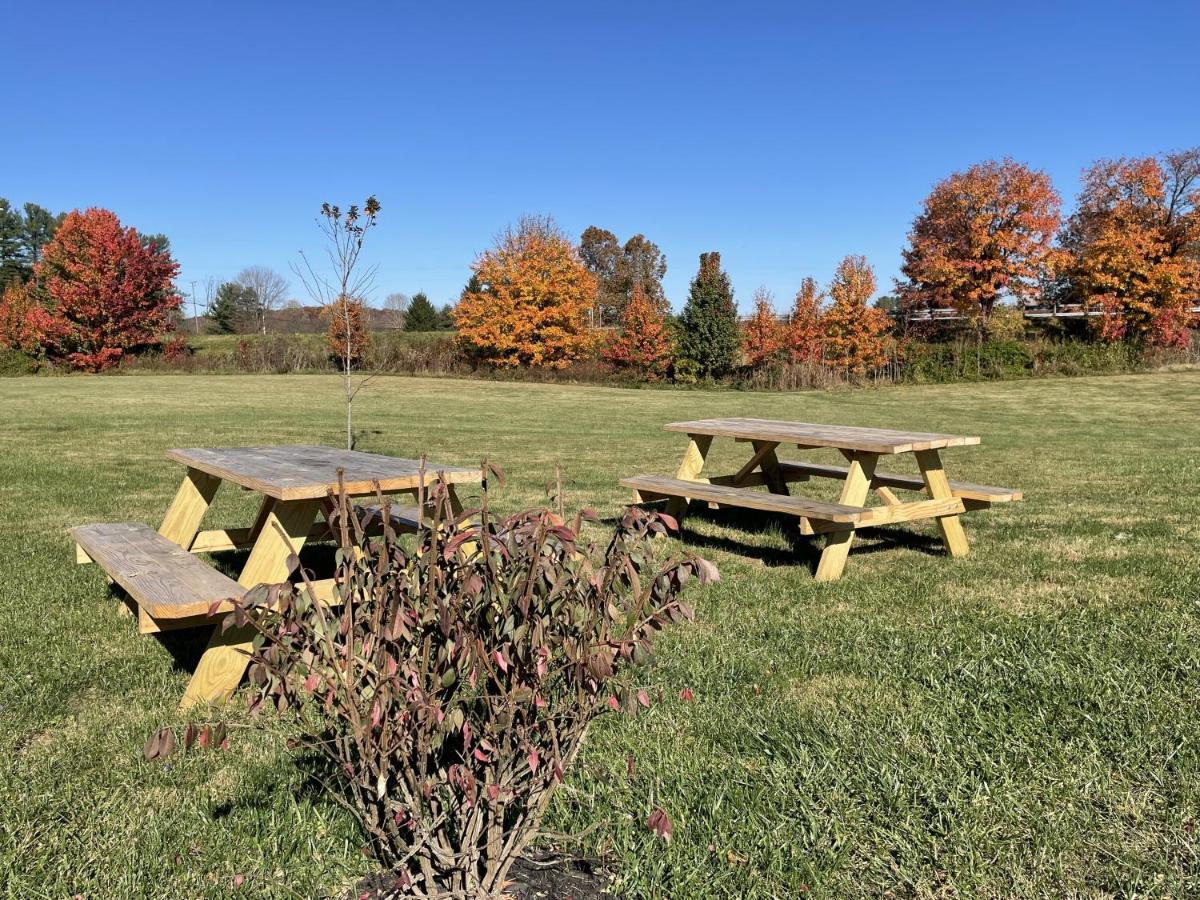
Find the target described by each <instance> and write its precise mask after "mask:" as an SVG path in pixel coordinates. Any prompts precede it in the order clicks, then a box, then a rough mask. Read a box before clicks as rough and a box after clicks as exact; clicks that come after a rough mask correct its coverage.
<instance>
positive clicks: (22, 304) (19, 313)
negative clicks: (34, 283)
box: [0, 280, 37, 352]
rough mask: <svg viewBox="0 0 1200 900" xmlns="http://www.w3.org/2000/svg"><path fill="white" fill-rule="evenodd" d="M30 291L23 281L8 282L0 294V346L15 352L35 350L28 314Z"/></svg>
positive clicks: (30, 300) (32, 304)
mask: <svg viewBox="0 0 1200 900" xmlns="http://www.w3.org/2000/svg"><path fill="white" fill-rule="evenodd" d="M31 294H32V291H31V290H30V287H29V285H28V284H26V283H25V282H23V281H15V280H14V281H10V282H9V283H8V286H7V287H5V288H4V293H3V294H0V346H3V347H9V348H12V349H15V350H25V351H27V352H34V351H36V350H37V340H36V336H35V335H34V334H33V332H32V330H31V328H30V323H29V314H30V312H31V311H32V310H33V306H34V301H33V297H32V296H31Z"/></svg>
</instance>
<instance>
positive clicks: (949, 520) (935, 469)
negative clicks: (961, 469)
mask: <svg viewBox="0 0 1200 900" xmlns="http://www.w3.org/2000/svg"><path fill="white" fill-rule="evenodd" d="M916 456H917V465H918V466H920V468H921V477H922V478H924V479H925V487H926V488H927V489H928V490H929V496H930V497H932V498H933V499H934V500H949V499H951V498H952V497H953V496H954V494H953V493H952V492H951V490H950V481H949V479H947V478H946V470H945V469H943V468H942V459H941V456H940V455H939V454H938V452H937V451H936V450H918V451H917V453H916ZM937 523H938V530H940V531H941V533H942V543H943V544H945V545H946V550H947V551H948V552H949V553H950V555H951V556H966V555H967V553H968V552H970V549H971V548H970V545H969V544H967V536H966V534H965V533H964V532H963V527H962V521H961V520H960V519H959V518H958V516H957V515H953V516H939V517H938V520H937Z"/></svg>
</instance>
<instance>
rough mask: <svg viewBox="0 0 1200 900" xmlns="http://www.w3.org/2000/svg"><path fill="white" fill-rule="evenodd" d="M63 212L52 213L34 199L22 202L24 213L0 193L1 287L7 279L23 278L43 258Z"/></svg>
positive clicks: (30, 276) (29, 275) (26, 277)
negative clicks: (45, 248)
mask: <svg viewBox="0 0 1200 900" xmlns="http://www.w3.org/2000/svg"><path fill="white" fill-rule="evenodd" d="M63 218H64V216H63V214H61V213H60V214H59V215H57V216H55V215H52V214H51V213H50V211H49V210H47V209H43V208H42V207H40V206H38V205H37V204H36V203H26V204H25V214H24V215H23V216H22V215H21V212H20V210H17V209H14V208H13V206H12V204H11V203H9V202H8V201H7V200H5V199H4V198H3V197H0V290H2V289H3V287H4V285H6V284H8V283H9V282H10V281H21V282H26V281H28V280H29V279H30V278H32V277H33V267H34V265H36V264H37V262H38V260H40V259H41V258H42V248H43V247H45V246H46V245H47V244H49V243H50V240H51V239H52V238H53V237H54V233H55V232H56V231H58V226H59V225H61V224H62V221H63Z"/></svg>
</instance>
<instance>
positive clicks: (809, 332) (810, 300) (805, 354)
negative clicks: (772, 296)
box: [787, 278, 825, 363]
mask: <svg viewBox="0 0 1200 900" xmlns="http://www.w3.org/2000/svg"><path fill="white" fill-rule="evenodd" d="M824 301H825V293H824V292H823V291H822V290H821V289H820V288H819V287H817V280H816V279H815V278H805V279H804V280H803V281H801V282H800V290H798V291H797V292H796V302H795V304H793V306H792V317H791V320H790V321H789V322H788V329H787V352H788V358H789V359H791V361H792V362H796V363H812V362H816V361H817V360H819V359H821V357H822V356H824V353H825V328H824V326H823V325H822V324H821V304H822V303H823V302H824Z"/></svg>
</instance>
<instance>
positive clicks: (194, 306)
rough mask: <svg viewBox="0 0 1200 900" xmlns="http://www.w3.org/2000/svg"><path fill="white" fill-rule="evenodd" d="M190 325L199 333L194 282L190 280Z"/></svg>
mask: <svg viewBox="0 0 1200 900" xmlns="http://www.w3.org/2000/svg"><path fill="white" fill-rule="evenodd" d="M192 325H193V330H194V331H195V332H196V334H199V333H200V316H199V315H198V314H197V312H196V282H194V281H193V282H192Z"/></svg>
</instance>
